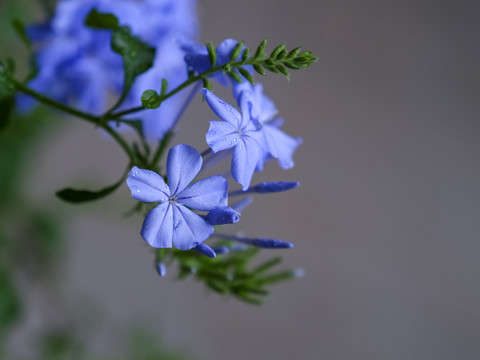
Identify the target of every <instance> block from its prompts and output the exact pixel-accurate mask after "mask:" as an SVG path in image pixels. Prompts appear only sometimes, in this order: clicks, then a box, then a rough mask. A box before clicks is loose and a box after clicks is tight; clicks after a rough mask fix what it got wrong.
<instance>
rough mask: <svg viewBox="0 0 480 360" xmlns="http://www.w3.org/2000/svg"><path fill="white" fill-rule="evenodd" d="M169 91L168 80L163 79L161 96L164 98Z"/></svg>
mask: <svg viewBox="0 0 480 360" xmlns="http://www.w3.org/2000/svg"><path fill="white" fill-rule="evenodd" d="M167 90H168V80H167V79H165V78H164V79H162V88H161V90H160V96H164V95H165V94H166V93H167Z"/></svg>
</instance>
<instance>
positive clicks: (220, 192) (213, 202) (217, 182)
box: [177, 175, 228, 211]
mask: <svg viewBox="0 0 480 360" xmlns="http://www.w3.org/2000/svg"><path fill="white" fill-rule="evenodd" d="M177 199H178V200H177V201H178V202H179V203H181V204H183V205H185V206H188V207H190V208H192V209H196V210H201V211H209V210H212V209H214V208H216V207H220V206H227V199H228V182H227V180H226V179H225V178H224V177H223V176H222V175H215V176H212V177H209V178H207V179H203V180H200V181H197V182H195V183H193V184H192V185H191V186H189V187H187V188H186V189H185V190H183V191H182V192H181V193H179V194H178V195H177Z"/></svg>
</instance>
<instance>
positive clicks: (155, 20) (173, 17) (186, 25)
mask: <svg viewBox="0 0 480 360" xmlns="http://www.w3.org/2000/svg"><path fill="white" fill-rule="evenodd" d="M93 8H97V9H98V11H100V12H106V13H113V14H114V15H116V16H117V17H118V18H119V21H120V24H121V25H127V26H129V27H130V28H131V30H132V34H134V35H135V36H138V37H139V38H141V39H142V40H143V41H145V42H147V43H148V44H149V45H151V46H154V47H155V48H156V49H157V55H156V58H155V61H154V66H153V67H152V68H151V69H150V70H149V71H147V72H145V73H144V74H142V75H141V76H140V77H139V78H138V79H137V80H138V81H136V83H135V84H134V87H133V88H132V89H131V91H130V93H129V96H128V98H127V99H126V101H125V103H124V105H123V107H122V109H123V108H126V107H134V106H138V104H139V103H140V97H141V94H142V92H143V91H144V90H146V89H149V88H153V89H158V88H159V87H160V80H161V79H162V78H166V79H167V80H168V81H169V83H170V88H173V86H176V85H178V84H180V83H181V82H183V81H185V80H186V79H187V73H186V70H185V63H184V61H183V56H184V52H183V51H182V50H181V48H180V44H179V42H178V39H180V38H187V39H193V38H195V37H196V36H197V34H198V21H197V18H196V13H195V10H196V0H164V1H158V0H61V1H59V2H58V5H57V9H56V13H55V15H54V17H53V18H52V19H51V21H50V22H49V23H48V24H45V25H44V26H37V27H32V28H30V30H29V36H30V38H31V39H32V40H33V42H34V45H35V48H36V50H37V51H36V58H37V63H38V65H39V69H40V70H39V73H38V75H37V77H36V78H35V79H33V80H32V81H31V82H30V84H29V85H30V86H31V87H32V88H33V89H34V90H36V91H39V92H42V93H44V94H46V95H48V96H51V97H53V98H54V99H56V100H58V101H60V102H63V103H65V104H68V105H73V106H78V107H80V108H82V109H84V110H85V111H88V112H91V113H94V114H101V113H103V112H105V111H106V110H107V109H108V106H109V104H108V103H109V98H111V97H110V95H111V94H113V95H114V96H119V94H120V92H121V90H122V85H123V76H122V73H123V65H122V61H121V57H120V56H119V55H118V54H115V53H114V52H113V51H112V50H111V49H110V32H109V31H99V30H93V29H90V28H88V27H86V26H85V25H84V19H85V17H86V15H87V14H88V13H89V12H90V11H91V10H92V9H93ZM185 95H186V94H185V93H184V92H182V93H179V94H176V95H175V96H173V97H171V98H170V99H168V100H166V101H165V103H164V104H162V106H161V107H160V108H159V109H157V110H150V111H148V112H147V111H145V112H143V113H140V114H136V116H135V118H136V119H138V118H140V119H142V120H143V121H144V132H145V134H146V136H147V137H148V138H150V139H159V138H161V137H162V136H163V135H164V134H165V133H166V132H167V131H168V130H169V129H170V127H171V126H172V124H173V122H174V120H175V117H176V115H177V113H178V112H179V107H180V106H181V104H182V102H183V101H182V100H183V98H184V96H185ZM159 118H160V119H161V121H159V120H158V119H159ZM154 119H156V120H154Z"/></svg>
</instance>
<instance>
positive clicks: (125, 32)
mask: <svg viewBox="0 0 480 360" xmlns="http://www.w3.org/2000/svg"><path fill="white" fill-rule="evenodd" d="M111 46H112V50H113V51H115V52H116V53H117V54H120V55H121V56H122V59H123V69H124V76H125V77H124V83H123V91H122V95H121V97H120V99H119V100H118V101H117V103H116V105H115V106H114V107H113V108H112V110H113V109H115V108H116V107H118V106H119V105H120V104H121V103H122V102H123V100H124V99H125V97H126V96H127V94H128V91H129V90H130V88H131V87H132V85H133V82H134V81H135V78H136V77H137V76H138V75H140V74H142V73H144V72H145V71H147V70H148V69H150V68H151V67H152V65H153V60H154V59H155V48H154V47H151V46H150V45H147V44H146V43H144V42H143V41H142V40H141V39H140V38H138V37H136V36H134V35H132V34H131V32H130V29H129V28H128V27H126V26H119V27H117V28H115V30H113V34H112V40H111ZM112 110H110V111H112Z"/></svg>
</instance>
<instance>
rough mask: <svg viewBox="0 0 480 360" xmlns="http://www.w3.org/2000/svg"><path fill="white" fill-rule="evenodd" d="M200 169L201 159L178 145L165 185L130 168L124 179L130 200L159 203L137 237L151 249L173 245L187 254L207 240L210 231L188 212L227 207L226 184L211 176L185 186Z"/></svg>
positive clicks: (170, 159)
mask: <svg viewBox="0 0 480 360" xmlns="http://www.w3.org/2000/svg"><path fill="white" fill-rule="evenodd" d="M201 167H202V157H201V156H200V154H199V153H198V151H197V150H195V149H194V148H193V147H191V146H188V145H184V144H180V145H177V146H175V147H173V148H171V149H170V151H169V152H168V158H167V178H168V185H167V184H166V183H165V181H164V179H163V177H161V176H160V175H158V174H157V173H155V172H154V171H151V170H144V169H139V168H137V167H134V168H133V169H132V170H131V171H130V173H129V175H128V178H127V185H128V187H129V188H130V190H131V191H132V197H133V198H134V199H136V200H139V201H145V202H160V204H159V205H158V206H157V207H155V208H154V209H153V210H151V211H150V212H149V213H148V214H147V216H146V217H145V221H144V222H143V226H142V231H141V235H142V237H143V239H144V240H145V241H146V242H147V243H149V244H150V245H151V246H153V247H157V248H169V247H172V243H173V245H175V247H176V248H178V249H181V250H189V249H192V248H194V247H196V246H197V245H198V244H200V243H202V242H203V241H204V240H206V239H208V238H209V237H210V236H211V235H212V234H213V232H214V227H213V226H212V225H211V224H209V223H208V222H207V221H205V220H204V219H203V218H202V217H200V216H199V215H198V214H196V213H194V212H193V211H192V210H190V209H195V210H200V211H210V210H213V209H215V208H217V207H225V206H227V196H228V195H227V191H228V183H227V180H225V178H224V177H223V176H221V175H215V176H212V177H209V178H207V179H204V180H200V181H197V182H195V183H193V184H192V185H190V186H188V185H189V184H190V182H191V181H192V180H193V179H194V178H195V176H196V175H197V174H198V172H199V171H200V169H201Z"/></svg>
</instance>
